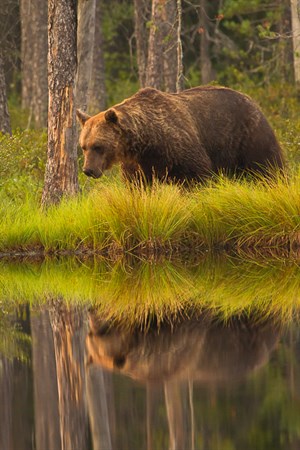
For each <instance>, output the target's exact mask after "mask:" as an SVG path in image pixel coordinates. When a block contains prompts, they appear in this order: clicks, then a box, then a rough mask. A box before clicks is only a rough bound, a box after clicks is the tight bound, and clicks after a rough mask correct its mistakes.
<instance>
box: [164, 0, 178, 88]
mask: <svg viewBox="0 0 300 450" xmlns="http://www.w3.org/2000/svg"><path fill="white" fill-rule="evenodd" d="M176 22H177V8H176V0H168V1H167V2H166V5H165V22H164V39H163V42H164V49H163V51H164V59H163V62H164V85H165V90H166V91H167V92H176V84H177V27H176Z"/></svg>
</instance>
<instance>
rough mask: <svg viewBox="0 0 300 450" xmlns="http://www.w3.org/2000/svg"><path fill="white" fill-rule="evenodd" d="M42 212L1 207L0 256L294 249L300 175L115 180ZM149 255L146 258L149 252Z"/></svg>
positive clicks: (27, 206)
mask: <svg viewBox="0 0 300 450" xmlns="http://www.w3.org/2000/svg"><path fill="white" fill-rule="evenodd" d="M99 186H100V187H101V189H100V188H98V189H94V190H93V191H92V192H90V194H89V195H87V196H82V197H80V198H78V199H76V200H69V201H64V202H62V203H61V205H59V206H57V207H53V208H50V209H49V210H48V211H47V212H42V211H41V210H40V209H39V208H38V207H37V206H36V205H34V204H33V202H30V201H28V202H27V203H26V202H25V204H24V205H18V206H16V205H13V204H12V203H10V204H7V202H2V207H1V211H0V214H1V219H2V220H1V223H0V251H2V252H6V251H16V250H19V251H23V252H24V251H28V250H35V249H37V250H42V251H43V252H45V253H48V254H51V253H53V252H54V253H56V252H64V251H71V252H79V251H80V252H82V251H96V252H99V251H100V252H103V251H104V252H105V251H110V254H112V251H116V250H117V251H124V250H125V251H136V252H137V251H138V250H139V251H142V252H145V254H148V255H149V254H153V253H155V252H156V251H161V250H162V249H163V250H164V249H165V250H167V251H168V252H170V251H171V250H173V249H177V250H178V249H183V248H187V249H189V250H191V251H193V250H194V249H195V248H196V247H197V246H198V245H199V246H200V247H201V248H203V246H204V247H206V248H213V247H215V246H216V245H227V246H228V245H230V246H234V247H236V248H241V247H242V248H248V249H249V248H251V249H253V248H259V247H268V248H270V247H278V246H282V247H283V248H286V249H289V248H290V247H291V246H294V247H295V246H297V245H298V244H299V229H300V195H299V192H300V175H297V176H296V175H295V176H294V177H292V179H291V180H290V181H285V180H277V182H269V183H266V182H263V181H262V182H258V181H256V182H254V181H253V182H247V183H246V182H245V181H238V182H232V181H230V180H228V179H222V178H220V179H219V181H218V182H217V183H211V184H210V185H208V186H205V187H194V188H191V189H189V190H186V189H183V188H180V187H179V186H176V185H164V184H156V183H154V186H153V187H152V188H149V187H147V188H143V187H141V186H139V187H137V186H126V185H124V184H122V183H120V182H117V181H116V180H114V181H113V182H106V183H102V184H99ZM149 252H150V253H149Z"/></svg>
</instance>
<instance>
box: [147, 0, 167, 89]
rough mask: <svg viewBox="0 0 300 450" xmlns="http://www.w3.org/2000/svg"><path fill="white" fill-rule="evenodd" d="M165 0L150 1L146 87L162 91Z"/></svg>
mask: <svg viewBox="0 0 300 450" xmlns="http://www.w3.org/2000/svg"><path fill="white" fill-rule="evenodd" d="M166 1H167V0H152V11H151V26H150V34H149V46H148V64H147V73H146V86H150V87H154V88H156V89H163V37H164V32H163V23H164V19H165V17H164V14H165V3H166Z"/></svg>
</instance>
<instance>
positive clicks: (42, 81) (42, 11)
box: [30, 0, 48, 128]
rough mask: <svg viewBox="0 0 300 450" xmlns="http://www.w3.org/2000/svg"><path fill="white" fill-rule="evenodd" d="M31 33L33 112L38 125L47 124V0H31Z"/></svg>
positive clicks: (43, 125)
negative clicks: (32, 37)
mask: <svg viewBox="0 0 300 450" xmlns="http://www.w3.org/2000/svg"><path fill="white" fill-rule="evenodd" d="M31 4H32V14H31V33H33V36H34V39H33V42H32V45H33V58H32V61H31V62H30V63H31V67H32V69H31V70H32V113H33V118H34V123H35V125H36V127H39V128H41V127H46V126H47V111H48V80H47V51H48V45H47V0H31Z"/></svg>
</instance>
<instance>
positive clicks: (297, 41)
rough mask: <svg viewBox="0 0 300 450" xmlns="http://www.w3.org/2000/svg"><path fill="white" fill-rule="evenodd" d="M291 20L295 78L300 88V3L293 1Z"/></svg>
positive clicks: (297, 0)
mask: <svg viewBox="0 0 300 450" xmlns="http://www.w3.org/2000/svg"><path fill="white" fill-rule="evenodd" d="M291 18H292V33H293V58H294V78H295V83H296V85H297V86H300V1H299V0H291Z"/></svg>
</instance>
